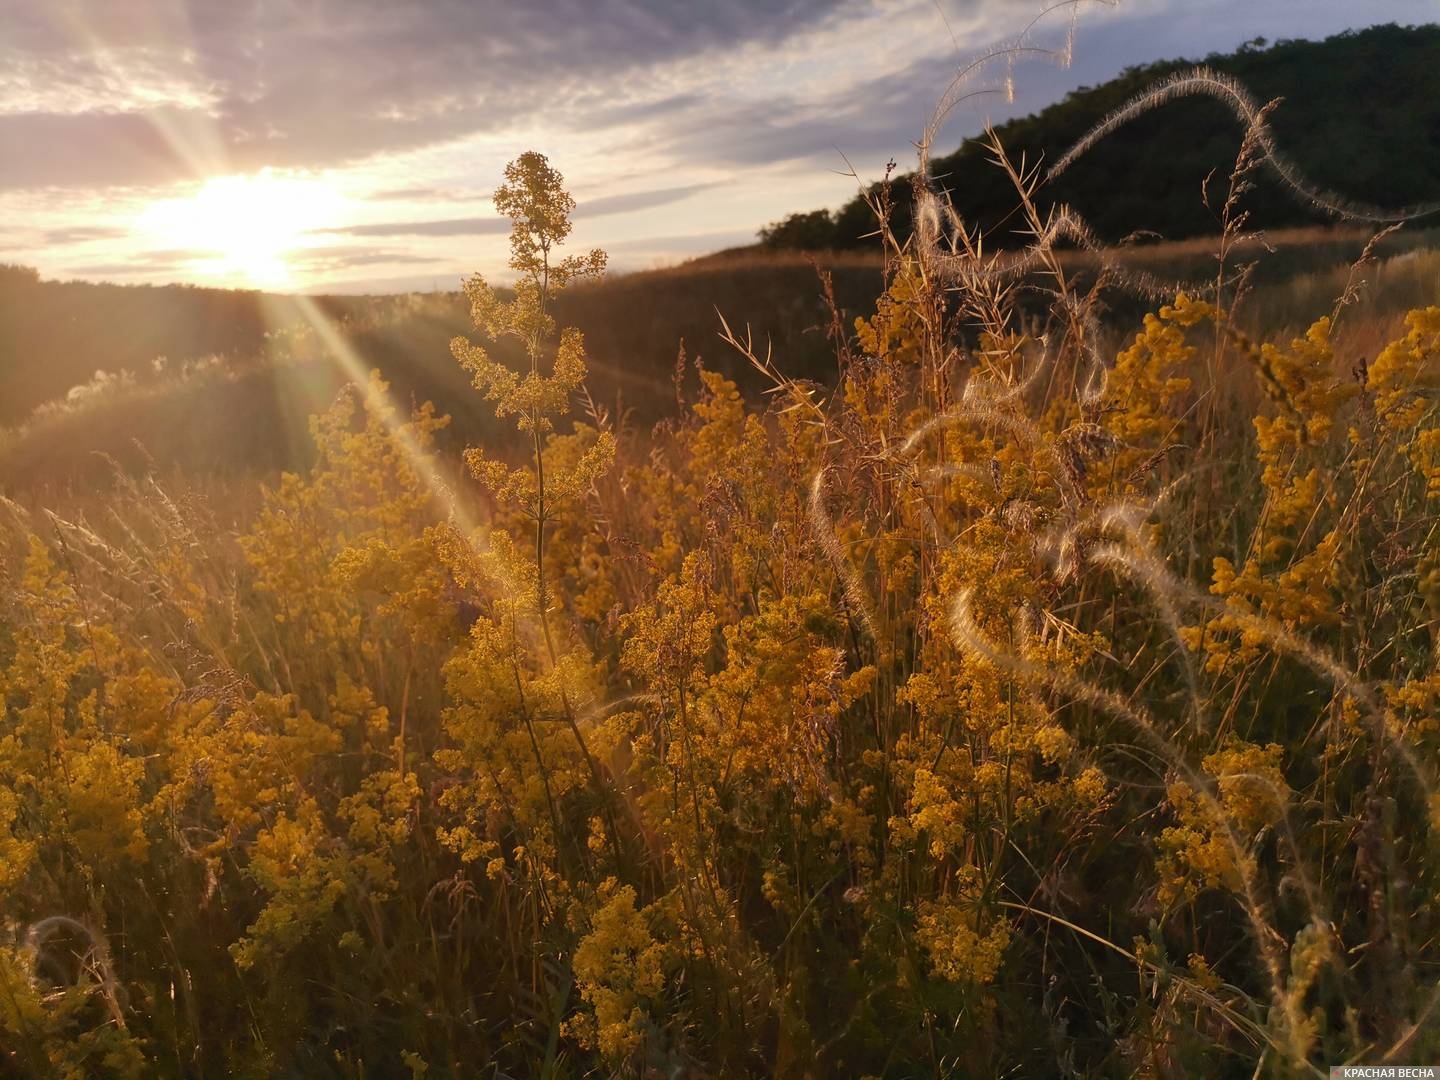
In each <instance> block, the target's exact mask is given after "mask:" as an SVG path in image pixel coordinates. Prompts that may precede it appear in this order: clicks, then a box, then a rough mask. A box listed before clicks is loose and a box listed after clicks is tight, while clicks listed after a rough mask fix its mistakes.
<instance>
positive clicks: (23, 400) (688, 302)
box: [0, 255, 881, 490]
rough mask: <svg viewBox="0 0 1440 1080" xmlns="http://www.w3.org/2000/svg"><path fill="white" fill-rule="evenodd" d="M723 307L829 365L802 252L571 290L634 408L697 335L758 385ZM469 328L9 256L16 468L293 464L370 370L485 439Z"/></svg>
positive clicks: (9, 379)
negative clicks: (76, 274) (469, 363)
mask: <svg viewBox="0 0 1440 1080" xmlns="http://www.w3.org/2000/svg"><path fill="white" fill-rule="evenodd" d="M826 266H827V269H828V270H829V271H830V273H831V275H832V280H833V283H834V290H835V297H836V301H837V303H838V304H839V305H840V306H841V308H842V309H845V310H848V311H849V312H850V313H851V314H859V313H861V312H862V311H863V310H867V309H868V305H869V304H870V302H871V299H872V298H873V296H874V295H875V293H876V291H877V290H878V288H879V286H880V281H881V267H880V262H879V259H878V257H875V258H871V257H868V256H859V255H855V256H846V257H844V258H840V259H833V258H832V259H828V260H826ZM717 312H719V313H723V314H724V316H725V317H726V318H728V319H729V320H730V322H731V323H732V325H734V327H735V328H736V330H737V331H743V329H744V328H745V327H746V326H747V325H748V326H749V327H750V328H751V330H752V331H753V333H754V336H755V339H756V340H757V341H758V342H761V343H765V342H769V343H770V344H771V346H772V347H773V348H774V349H775V351H776V355H777V356H780V357H783V358H784V363H785V365H786V368H787V370H789V371H792V372H794V373H796V374H800V375H805V376H807V377H812V378H817V379H822V380H823V379H827V378H828V377H829V376H830V374H831V373H833V369H834V355H833V350H832V349H831V348H830V346H829V343H828V341H827V340H826V337H825V334H824V332H823V329H822V328H823V327H825V326H827V325H828V324H829V314H828V311H827V307H826V302H825V300H824V298H823V296H822V290H821V287H820V283H819V281H818V279H817V277H816V272H815V267H814V265H812V263H811V261H810V260H809V259H808V258H804V257H800V256H794V255H787V256H779V257H777V256H767V257H759V258H745V259H728V260H713V259H712V260H705V261H702V262H697V263H695V264H693V265H686V266H681V267H676V268H673V269H669V270H662V271H650V272H646V273H639V274H629V275H623V276H620V275H617V276H612V277H610V278H607V279H605V280H602V281H599V282H596V283H593V284H590V285H587V286H584V287H577V288H575V289H573V290H571V291H570V292H569V293H567V294H566V295H565V296H564V297H563V298H562V299H561V302H560V303H559V305H558V306H557V315H558V317H560V318H561V319H563V320H564V321H565V322H566V323H569V324H573V325H576V326H579V327H580V328H581V329H582V330H584V332H585V336H586V343H587V347H588V350H589V352H590V354H591V357H592V360H591V372H592V375H591V379H590V386H591V390H592V391H593V393H594V395H595V397H596V399H597V400H598V401H599V402H600V403H601V404H602V405H603V406H604V407H606V408H608V409H609V410H611V412H612V414H619V413H621V412H624V413H627V414H628V415H629V416H630V417H631V419H632V420H633V421H634V422H636V423H649V422H652V421H653V420H655V419H657V418H659V417H660V416H661V415H663V414H665V413H667V412H671V411H673V403H674V400H675V395H676V385H675V370H676V357H677V352H678V350H679V348H680V346H681V344H682V342H683V343H684V345H685V348H686V351H687V354H688V356H689V358H690V360H691V361H692V362H693V361H694V360H695V359H697V357H698V358H699V359H701V360H703V362H704V364H705V365H706V366H707V367H711V368H714V369H716V370H720V371H723V372H725V373H726V374H727V375H728V376H730V377H732V378H735V379H736V380H737V381H738V382H739V383H740V384H741V385H742V386H744V387H747V388H752V389H753V388H756V387H758V385H759V382H760V380H759V377H758V374H757V373H756V372H754V371H753V370H751V369H750V367H749V365H748V363H746V361H745V360H744V359H743V358H742V357H739V356H738V355H736V354H735V352H734V350H733V349H730V348H728V347H726V346H724V345H723V344H722V343H721V342H720V340H719V338H718V336H717V330H718V329H719V326H720V321H719V316H718V315H717ZM332 331H333V333H332ZM471 332H472V326H471V322H470V313H469V310H468V307H467V305H466V303H465V300H464V297H463V296H461V295H460V294H458V293H427V294H418V293H417V294H409V295H401V296H329V297H315V298H310V299H306V298H299V297H293V296H283V295H276V294H269V293H259V292H249V291H238V290H223V289H205V288H195V287H191V286H122V285H104V284H92V283H88V282H78V281H71V282H59V281H44V280H41V279H40V278H39V277H38V275H36V274H35V273H34V272H33V271H29V270H27V269H25V268H21V267H8V268H0V485H3V486H5V487H9V488H11V490H13V489H14V485H15V483H17V482H25V483H27V484H28V483H30V482H32V481H34V480H36V479H44V478H50V477H74V476H76V475H77V474H88V473H93V471H94V469H95V468H97V467H99V468H103V467H104V466H103V465H102V464H100V463H98V462H95V461H94V455H95V453H97V452H100V453H104V454H108V455H111V456H113V457H116V458H118V459H120V460H122V461H130V460H134V459H135V458H136V456H137V455H142V454H143V455H151V456H153V457H154V458H155V459H156V460H158V461H160V462H162V463H164V462H184V463H185V466H186V469H187V471H192V472H200V473H203V472H207V471H211V470H214V469H220V470H223V471H231V470H232V469H233V468H234V467H236V466H237V465H239V466H241V467H244V468H255V469H259V470H261V471H268V470H272V469H275V468H280V467H290V466H293V465H294V464H296V460H297V455H303V454H305V453H308V448H309V438H308V436H307V434H306V427H305V425H306V418H307V417H308V416H309V415H311V414H312V413H315V412H317V411H319V410H320V409H322V408H323V407H324V406H325V405H326V404H327V403H328V402H329V401H330V399H331V398H332V397H333V396H334V394H335V392H336V390H337V389H338V388H339V387H340V386H341V385H342V384H343V383H344V382H345V381H346V380H347V379H348V378H351V377H353V376H354V375H355V373H356V372H357V371H358V372H361V373H363V372H365V371H368V370H369V369H371V368H378V369H379V370H380V371H381V372H382V373H383V374H384V376H385V378H386V379H388V380H389V381H390V382H391V384H392V386H393V388H394V391H395V393H396V394H397V396H398V397H399V398H400V399H401V400H410V399H412V398H413V399H414V400H417V401H423V400H433V401H435V402H436V403H437V404H439V405H440V407H441V408H443V409H444V410H446V411H447V412H450V413H452V414H453V415H454V417H455V425H454V430H453V431H452V432H451V433H450V434H449V435H448V436H447V437H450V438H455V439H458V440H463V439H466V438H469V439H473V438H475V437H476V436H477V435H478V433H479V431H480V429H481V428H483V426H484V425H485V424H486V423H487V421H486V418H485V407H484V404H483V401H482V399H481V398H480V395H478V394H476V393H474V392H473V391H472V390H471V388H470V385H469V379H468V377H467V376H466V374H465V372H464V371H463V370H462V369H461V368H460V366H459V364H457V363H456V361H455V359H454V358H453V357H452V356H451V354H450V348H449V342H450V340H451V339H452V338H453V337H454V336H455V335H457V334H469V333H471ZM693 382H694V376H693V375H692V376H691V385H693ZM4 429H9V430H8V432H7V431H5V430H4ZM137 441H138V442H139V443H143V447H144V449H143V451H142V450H141V449H140V447H139V446H137V445H136V444H137Z"/></svg>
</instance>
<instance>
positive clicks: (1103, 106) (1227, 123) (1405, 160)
mask: <svg viewBox="0 0 1440 1080" xmlns="http://www.w3.org/2000/svg"><path fill="white" fill-rule="evenodd" d="M1200 62H1201V63H1203V64H1205V65H1206V66H1208V67H1210V68H1213V69H1214V70H1216V71H1218V72H1221V73H1223V74H1227V75H1230V76H1232V77H1234V78H1236V79H1238V80H1239V81H1240V83H1241V84H1242V85H1244V86H1245V87H1246V88H1247V89H1248V90H1249V91H1250V93H1251V94H1252V95H1253V96H1254V97H1255V98H1256V99H1257V100H1258V101H1260V102H1262V103H1263V102H1267V101H1270V100H1273V99H1274V98H1277V97H1279V98H1283V99H1284V100H1283V101H1282V103H1281V104H1280V105H1279V107H1278V108H1277V109H1276V110H1275V112H1274V113H1273V115H1272V117H1271V126H1272V128H1273V129H1274V132H1275V136H1276V139H1277V142H1278V144H1279V146H1280V147H1281V148H1282V149H1283V151H1284V153H1285V154H1286V156H1287V157H1289V158H1290V159H1291V160H1293V161H1294V162H1295V163H1296V164H1298V165H1299V166H1300V168H1301V169H1302V170H1303V171H1304V172H1305V174H1306V175H1307V176H1308V177H1309V178H1310V179H1311V180H1313V181H1314V182H1315V183H1316V184H1319V185H1321V186H1323V187H1326V188H1329V189H1332V190H1335V191H1337V192H1339V193H1341V194H1344V195H1347V196H1351V197H1353V198H1355V199H1357V200H1363V201H1365V202H1368V203H1370V204H1372V205H1376V206H1383V207H1392V206H1395V207H1399V206H1407V205H1411V204H1414V203H1418V202H1424V201H1429V200H1434V199H1437V198H1440V26H1435V25H1426V26H1415V27H1401V26H1395V25H1393V24H1392V25H1386V26H1376V27H1371V28H1370V29H1367V30H1363V31H1355V32H1346V33H1343V34H1338V35H1335V36H1334V37H1330V38H1326V39H1325V40H1324V41H1319V42H1312V41H1279V42H1275V43H1274V44H1270V45H1268V46H1267V45H1265V44H1264V43H1263V41H1261V40H1257V41H1256V42H1252V43H1250V44H1248V45H1246V46H1244V47H1242V48H1240V49H1239V50H1238V51H1236V52H1233V53H1228V54H1212V55H1210V56H1206V57H1204V58H1203V60H1201V61H1200ZM1195 63H1196V61H1194V60H1180V59H1177V60H1168V61H1163V62H1160V63H1154V64H1146V65H1143V66H1137V67H1131V68H1127V69H1126V70H1125V71H1124V72H1122V73H1121V74H1120V75H1119V76H1118V77H1117V78H1114V79H1112V80H1110V81H1109V82H1106V83H1103V84H1102V85H1100V86H1094V87H1081V88H1080V89H1079V90H1076V91H1074V92H1073V93H1071V94H1069V95H1068V96H1066V97H1065V98H1064V99H1063V100H1062V101H1059V102H1057V103H1056V104H1054V105H1051V106H1049V107H1048V108H1046V109H1043V110H1041V111H1040V112H1038V113H1036V114H1034V115H1031V116H1027V117H1023V118H1021V119H1017V120H1011V121H1009V122H1007V123H1005V124H1001V125H999V126H997V127H996V128H995V133H996V134H997V135H998V136H999V138H1000V141H1001V143H1002V144H1003V145H1004V147H1005V149H1006V152H1007V153H1008V154H1009V155H1010V157H1011V158H1012V160H1014V161H1017V162H1018V161H1019V160H1020V159H1021V157H1022V156H1023V158H1024V159H1025V161H1027V162H1028V163H1031V164H1033V163H1035V162H1036V161H1046V162H1053V161H1055V160H1056V159H1057V158H1058V157H1059V156H1060V155H1061V154H1063V153H1064V152H1065V150H1066V149H1068V148H1069V147H1070V146H1071V145H1073V144H1074V143H1075V142H1076V141H1077V140H1078V139H1079V138H1080V137H1081V136H1082V135H1083V134H1084V133H1085V132H1086V131H1088V130H1089V129H1090V128H1091V127H1092V126H1094V125H1095V124H1096V123H1097V122H1098V121H1099V120H1101V119H1102V118H1103V117H1104V116H1106V115H1107V114H1108V113H1110V112H1111V111H1112V110H1114V109H1116V108H1118V107H1119V106H1121V105H1123V104H1125V103H1126V102H1128V101H1129V100H1131V99H1132V98H1134V97H1135V96H1136V95H1138V94H1141V93H1143V92H1144V91H1145V90H1146V89H1147V88H1149V87H1152V86H1154V85H1155V84H1156V83H1158V82H1160V81H1161V80H1163V79H1165V78H1167V77H1169V76H1172V75H1174V74H1176V73H1177V72H1181V71H1184V70H1187V69H1188V68H1190V67H1192V66H1193V65H1194V64H1195ZM1242 135H1243V132H1242V130H1241V126H1240V124H1239V123H1238V122H1237V121H1236V120H1235V118H1234V117H1233V116H1232V114H1231V113H1230V112H1229V110H1228V109H1227V108H1226V107H1225V106H1223V105H1222V104H1220V103H1219V102H1218V101H1214V100H1211V99H1208V98H1206V99H1200V98H1186V99H1182V100H1179V101H1176V102H1173V103H1171V104H1169V105H1166V106H1163V107H1162V108H1160V109H1157V110H1155V111H1153V112H1151V113H1148V114H1146V115H1144V116H1141V117H1140V118H1139V119H1137V120H1135V121H1134V122H1132V123H1130V124H1128V125H1126V126H1124V127H1122V128H1121V129H1120V130H1118V131H1116V132H1115V133H1114V134H1112V135H1111V136H1109V137H1108V138H1107V139H1105V140H1103V141H1102V142H1101V143H1100V144H1099V145H1097V146H1096V147H1095V148H1094V149H1093V150H1092V151H1091V152H1090V153H1089V154H1087V155H1086V156H1085V157H1084V158H1082V159H1081V160H1080V161H1079V162H1077V163H1076V164H1075V166H1074V167H1073V168H1071V169H1070V170H1069V171H1067V172H1066V173H1064V174H1062V175H1061V176H1060V177H1058V178H1057V180H1056V181H1055V182H1054V183H1053V184H1051V185H1048V186H1047V187H1045V189H1044V190H1043V192H1042V193H1041V196H1040V199H1039V201H1040V203H1041V205H1042V206H1046V205H1053V204H1056V203H1062V202H1063V203H1067V204H1069V205H1070V206H1072V207H1074V208H1075V209H1077V210H1078V211H1079V212H1080V213H1081V214H1082V215H1084V217H1085V218H1086V219H1087V220H1088V221H1089V222H1090V224H1091V225H1092V226H1093V227H1094V228H1095V230H1096V231H1097V232H1098V233H1099V235H1100V236H1101V237H1102V238H1103V239H1106V240H1109V241H1118V240H1120V239H1121V238H1123V237H1125V236H1128V235H1130V234H1131V233H1133V232H1135V231H1136V230H1138V229H1146V230H1153V231H1154V232H1156V233H1159V234H1160V235H1161V236H1163V237H1165V238H1168V239H1179V238H1184V237H1193V236H1198V235H1203V234H1206V233H1213V232H1215V231H1216V224H1215V218H1214V216H1213V215H1212V213H1211V212H1210V210H1208V209H1207V208H1206V206H1205V204H1204V202H1203V201H1202V199H1201V198H1200V193H1201V190H1202V187H1203V186H1204V184H1205V182H1206V178H1207V177H1208V176H1210V175H1211V173H1212V171H1214V173H1215V177H1216V179H1215V181H1214V184H1215V187H1214V188H1213V189H1212V190H1213V191H1214V193H1215V198H1214V199H1213V200H1212V201H1213V202H1214V204H1215V205H1217V206H1218V204H1219V203H1220V202H1223V201H1224V183H1225V178H1226V174H1227V172H1228V166H1229V164H1230V163H1231V162H1233V161H1234V160H1235V155H1236V152H1237V151H1238V149H1239V146H1240V141H1241V137H1242ZM989 159H990V152H989V150H988V149H987V148H986V147H985V145H984V144H983V142H982V141H981V140H979V139H971V140H969V141H967V142H966V143H965V144H964V145H962V146H961V147H960V149H959V150H957V151H956V152H955V153H952V154H950V155H948V156H946V157H939V158H935V159H934V160H933V162H932V165H933V168H932V172H933V175H934V176H935V178H936V179H937V180H938V181H939V182H940V183H941V184H942V185H943V186H945V187H946V188H948V189H949V191H950V195H951V198H952V199H953V200H954V202H955V206H956V209H957V210H959V212H960V214H961V215H962V217H963V218H964V219H965V220H966V221H967V222H968V223H969V224H971V225H972V226H973V225H978V226H980V227H981V229H982V230H983V231H984V232H985V233H986V235H987V239H988V240H989V241H990V242H991V243H992V244H994V243H996V242H1000V243H1004V242H1005V241H1006V240H1007V238H1009V239H1017V240H1018V238H1017V237H1015V236H1014V233H1013V232H1011V231H1010V230H1013V228H1014V224H1013V221H1008V222H1007V218H1009V217H1010V214H1011V211H1012V210H1013V209H1014V205H1015V195H1014V189H1013V187H1012V186H1011V184H1010V182H1009V181H1008V180H1007V179H1006V177H1005V175H1004V173H1003V172H1002V171H1001V170H999V169H996V168H993V167H991V166H990V164H989ZM871 190H872V192H873V191H874V190H875V189H874V188H872V189H871ZM893 194H894V203H895V208H896V213H895V218H894V224H895V226H896V229H897V231H898V232H899V233H900V234H901V235H905V234H908V232H909V226H910V220H909V219H910V205H911V196H910V177H909V175H905V176H901V177H899V178H898V180H897V182H896V186H895V190H894V193H893ZM1246 205H1247V207H1248V208H1249V209H1250V210H1251V219H1250V220H1251V223H1252V224H1253V225H1256V226H1259V227H1263V228H1277V227H1281V226H1292V225H1306V224H1313V223H1316V222H1320V221H1324V220H1328V219H1326V218H1324V217H1322V216H1321V215H1319V214H1318V213H1317V212H1315V211H1312V210H1311V209H1309V208H1307V207H1305V206H1302V205H1300V204H1298V203H1297V202H1296V201H1295V200H1294V199H1293V198H1291V197H1290V196H1289V195H1287V194H1286V193H1284V192H1283V191H1281V190H1280V189H1279V187H1278V185H1277V184H1276V183H1275V182H1274V181H1273V180H1272V179H1271V178H1270V177H1269V176H1268V175H1260V176H1258V177H1257V178H1256V181H1255V189H1254V190H1253V191H1251V192H1250V193H1249V195H1248V197H1247V200H1246ZM874 228H875V222H874V215H873V214H872V213H871V211H870V209H869V207H868V206H867V205H866V202H865V200H864V199H863V197H861V196H856V198H854V199H853V200H851V201H850V202H849V203H847V204H846V205H845V206H844V207H842V208H841V209H840V210H839V211H837V212H834V213H831V212H829V211H825V210H815V211H810V212H806V213H796V214H792V215H790V217H788V218H786V219H785V220H783V221H780V222H776V223H775V224H773V225H771V226H769V227H767V228H765V229H763V230H761V243H762V245H763V246H765V247H769V248H779V249H805V250H822V249H839V250H843V249H848V248H855V247H863V246H865V245H867V244H869V243H872V242H873V241H871V240H867V239H865V238H866V236H867V235H868V234H871V233H873V231H874Z"/></svg>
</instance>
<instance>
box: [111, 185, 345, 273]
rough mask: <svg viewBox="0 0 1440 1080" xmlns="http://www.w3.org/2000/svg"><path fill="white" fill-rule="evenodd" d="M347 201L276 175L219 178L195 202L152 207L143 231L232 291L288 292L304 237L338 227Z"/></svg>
mask: <svg viewBox="0 0 1440 1080" xmlns="http://www.w3.org/2000/svg"><path fill="white" fill-rule="evenodd" d="M343 206H344V198H343V196H342V195H341V194H340V192H339V191H338V190H337V189H336V188H335V187H334V186H333V185H331V184H330V183H329V182H327V181H325V180H323V179H319V178H315V177H308V176H305V177H295V176H284V175H280V174H277V173H275V172H274V171H273V170H271V169H261V170H260V171H259V172H257V173H254V174H250V175H244V174H241V175H235V176H215V177H211V178H210V179H208V180H206V181H205V183H204V184H203V185H202V186H201V187H200V189H199V190H198V191H196V192H195V194H193V195H191V196H189V197H186V198H178V199H165V200H161V201H158V202H154V203H152V204H151V205H150V206H149V207H148V208H147V209H146V210H145V212H144V213H143V214H142V215H141V218H140V222H139V227H140V230H141V231H142V232H143V233H144V234H146V235H148V236H149V237H150V238H151V239H152V240H153V241H154V242H155V243H156V244H157V245H159V246H164V247H171V248H183V249H184V251H185V254H186V256H187V257H188V259H189V267H188V268H189V269H190V270H191V271H192V272H193V273H195V274H198V275H201V276H204V277H205V278H207V279H210V280H213V281H217V282H224V283H227V284H248V285H258V286H277V285H285V284H289V283H290V282H291V279H292V275H293V272H294V270H295V263H296V256H297V255H298V254H299V253H300V252H302V251H303V250H304V249H305V248H307V247H309V246H311V241H310V240H309V239H308V237H307V234H308V233H310V232H311V231H313V230H318V229H323V228H326V227H328V226H331V225H333V224H334V223H335V221H336V219H337V217H338V215H339V213H340V211H341V209H342V207H343Z"/></svg>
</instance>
